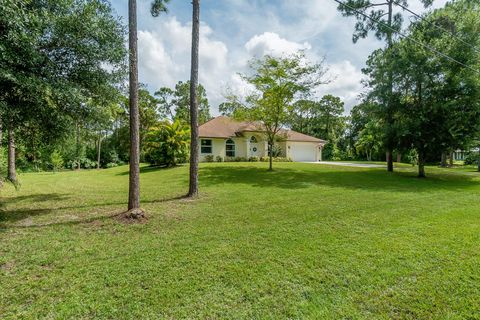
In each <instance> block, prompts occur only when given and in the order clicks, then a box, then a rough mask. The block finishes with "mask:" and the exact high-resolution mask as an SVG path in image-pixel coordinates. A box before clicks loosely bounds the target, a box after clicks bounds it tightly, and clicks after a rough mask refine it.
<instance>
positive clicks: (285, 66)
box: [231, 52, 327, 170]
mask: <svg viewBox="0 0 480 320" xmlns="http://www.w3.org/2000/svg"><path fill="white" fill-rule="evenodd" d="M250 67H251V69H252V71H253V75H243V76H242V77H243V79H244V80H245V81H247V82H248V83H250V84H251V85H253V86H254V87H255V90H256V91H255V92H253V93H252V94H250V95H249V96H248V97H247V98H246V99H245V102H244V103H240V99H239V98H236V97H232V98H231V103H234V104H237V105H238V104H241V105H242V108H241V111H242V112H237V114H236V116H237V117H239V118H244V119H247V120H251V121H257V122H258V124H259V130H262V131H264V134H265V136H266V140H267V143H268V147H269V150H272V149H273V147H274V145H275V141H276V140H278V139H281V138H282V136H281V133H282V129H283V128H284V127H285V126H287V125H288V124H290V123H291V120H292V119H291V117H292V113H293V109H294V108H295V103H296V102H297V101H299V100H302V99H303V100H304V99H305V97H308V95H309V94H311V92H312V90H313V89H314V88H316V87H317V86H318V85H320V84H322V83H326V82H327V81H326V80H325V79H324V76H325V73H326V69H325V68H324V67H323V64H322V63H319V64H309V63H307V61H306V59H305V55H304V53H303V52H300V53H297V54H294V55H291V56H287V57H280V58H277V57H273V56H269V55H267V56H265V57H263V58H261V59H255V60H252V61H251V63H250ZM269 154H270V161H269V170H272V169H273V167H272V162H273V161H272V152H270V153H269Z"/></svg>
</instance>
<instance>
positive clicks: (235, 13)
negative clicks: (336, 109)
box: [112, 0, 445, 115]
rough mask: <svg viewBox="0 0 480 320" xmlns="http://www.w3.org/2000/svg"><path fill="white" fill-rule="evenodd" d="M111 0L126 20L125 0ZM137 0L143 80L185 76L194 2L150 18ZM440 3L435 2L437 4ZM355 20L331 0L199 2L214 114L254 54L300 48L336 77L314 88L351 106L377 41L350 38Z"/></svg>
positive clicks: (238, 85) (203, 71)
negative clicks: (365, 65) (344, 13)
mask: <svg viewBox="0 0 480 320" xmlns="http://www.w3.org/2000/svg"><path fill="white" fill-rule="evenodd" d="M112 1H113V7H114V9H115V10H116V12H117V13H118V14H119V15H121V16H123V17H124V20H125V22H127V17H128V16H127V8H128V0H112ZM137 2H138V29H139V31H138V38H139V39H138V40H139V44H138V45H139V73H140V81H141V82H142V83H145V84H146V85H147V86H148V89H149V90H150V91H152V92H154V91H155V90H157V89H158V88H160V87H162V86H168V87H173V86H174V85H175V83H177V82H178V81H180V80H183V81H185V80H188V78H189V74H190V44H191V35H190V33H191V22H190V21H191V1H189V0H172V1H171V4H170V5H169V13H168V14H167V15H162V16H160V17H159V18H153V17H151V15H150V11H149V5H150V1H149V0H137ZM444 3H445V0H436V1H435V7H438V6H440V5H443V4H444ZM410 9H411V10H413V11H415V12H417V13H421V12H423V10H424V9H423V7H422V5H421V3H420V0H410ZM405 18H406V19H409V16H407V15H406V16H405ZM354 23H355V20H354V18H345V17H342V16H341V15H340V14H339V13H338V12H337V4H336V2H335V1H333V0H301V1H299V0H202V1H201V30H200V33H201V34H200V71H199V72H200V82H201V83H202V84H203V85H204V86H205V87H206V90H207V94H208V98H209V100H210V104H211V113H212V114H213V115H217V114H218V104H219V103H221V102H223V101H224V98H223V96H224V94H225V93H226V91H227V89H228V88H229V89H231V90H234V91H237V92H240V93H241V92H244V91H245V84H244V83H242V81H241V80H240V78H239V77H238V73H239V72H241V73H244V72H246V71H248V68H247V63H248V61H249V60H250V59H252V57H254V56H261V55H264V54H273V55H281V54H288V53H293V52H296V51H298V50H301V49H303V50H305V51H306V53H307V56H308V57H309V59H311V60H313V61H317V62H318V61H320V60H321V59H322V57H325V58H326V63H327V65H328V67H329V70H330V71H329V73H330V77H331V78H335V81H333V82H332V83H330V84H328V85H323V86H322V87H321V88H319V94H320V95H323V94H326V93H329V94H333V95H337V96H339V97H341V98H342V99H343V101H344V102H345V106H346V112H348V111H349V110H350V109H351V107H353V106H354V105H355V104H356V103H357V97H358V95H359V93H361V92H362V90H363V89H362V85H361V79H362V73H361V69H362V67H363V66H364V63H365V61H366V59H367V57H368V55H369V53H370V52H372V51H373V50H375V49H377V48H379V47H381V46H382V43H381V42H378V41H377V40H375V39H374V37H373V36H371V37H369V38H368V39H363V40H360V41H359V42H358V43H357V44H353V43H352V31H353V28H354Z"/></svg>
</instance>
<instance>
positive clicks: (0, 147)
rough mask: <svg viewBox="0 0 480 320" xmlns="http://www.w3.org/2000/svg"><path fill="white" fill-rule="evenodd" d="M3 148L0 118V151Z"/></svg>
mask: <svg viewBox="0 0 480 320" xmlns="http://www.w3.org/2000/svg"><path fill="white" fill-rule="evenodd" d="M2 146H3V122H2V118H1V117H0V150H1V149H2Z"/></svg>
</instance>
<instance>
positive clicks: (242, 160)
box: [235, 157, 247, 162]
mask: <svg viewBox="0 0 480 320" xmlns="http://www.w3.org/2000/svg"><path fill="white" fill-rule="evenodd" d="M235 162H247V158H245V157H235Z"/></svg>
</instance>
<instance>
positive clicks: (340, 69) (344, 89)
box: [318, 60, 364, 113]
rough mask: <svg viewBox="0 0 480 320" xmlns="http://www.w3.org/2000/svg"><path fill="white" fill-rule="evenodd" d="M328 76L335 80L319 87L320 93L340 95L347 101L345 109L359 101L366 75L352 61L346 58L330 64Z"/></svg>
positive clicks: (347, 110)
mask: <svg viewBox="0 0 480 320" xmlns="http://www.w3.org/2000/svg"><path fill="white" fill-rule="evenodd" d="M328 76H329V77H331V78H334V79H335V80H334V81H332V82H331V83H329V84H326V85H324V86H321V87H320V88H319V91H318V93H319V95H322V96H323V95H325V94H332V95H335V96H338V97H340V98H341V99H342V101H344V102H345V107H346V108H345V109H346V110H345V111H346V112H347V113H348V112H349V111H350V109H351V108H352V107H353V106H354V105H355V104H357V103H358V101H357V99H358V95H359V94H360V93H361V92H362V88H363V85H362V83H361V81H362V79H363V78H364V75H363V74H362V72H361V70H360V69H359V68H357V67H356V66H354V65H353V64H352V63H351V62H350V61H348V60H345V61H341V62H338V63H334V64H331V65H330V66H329V72H328Z"/></svg>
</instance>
